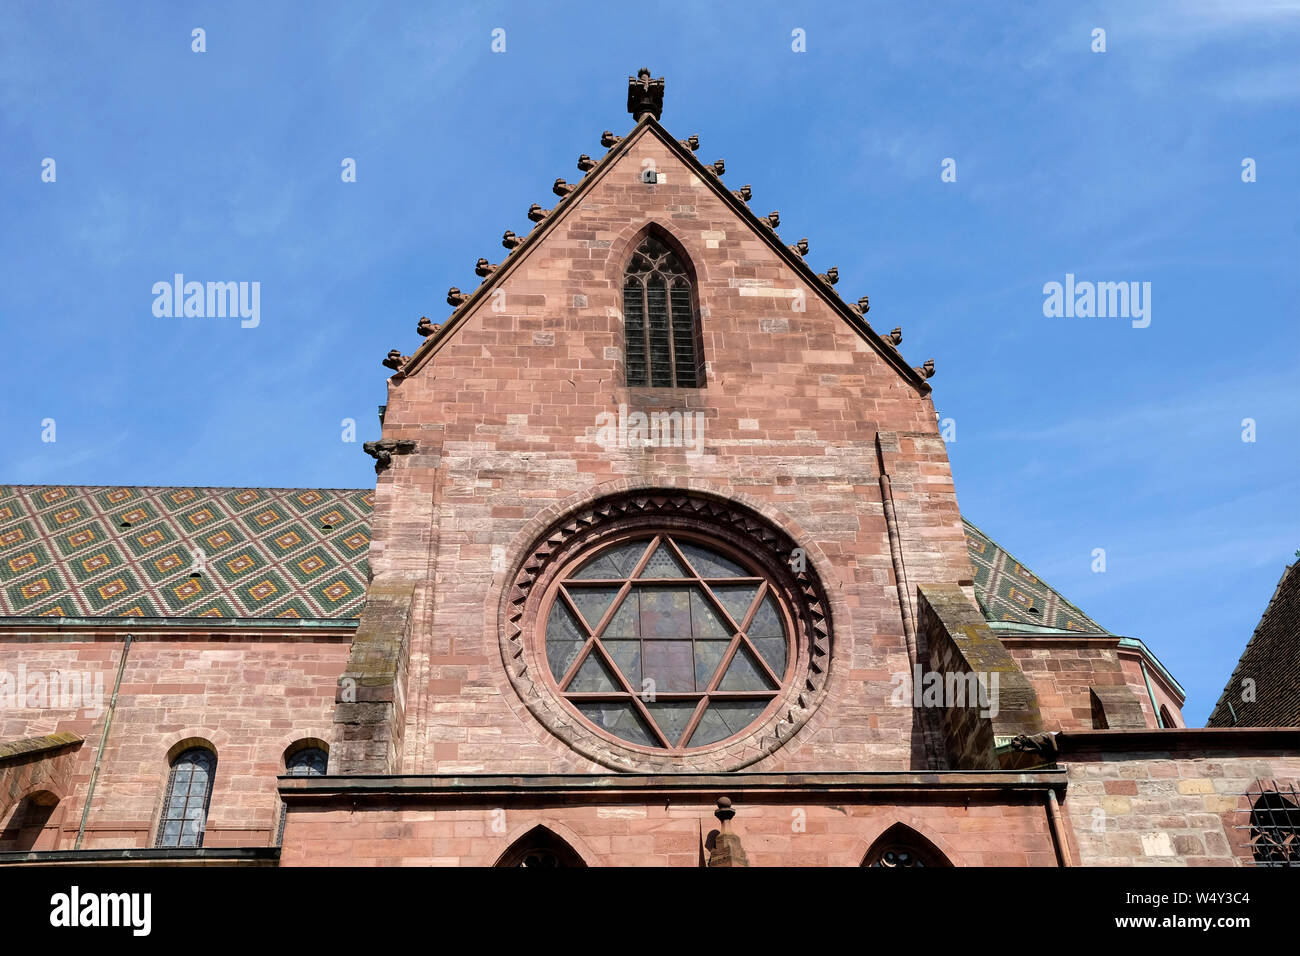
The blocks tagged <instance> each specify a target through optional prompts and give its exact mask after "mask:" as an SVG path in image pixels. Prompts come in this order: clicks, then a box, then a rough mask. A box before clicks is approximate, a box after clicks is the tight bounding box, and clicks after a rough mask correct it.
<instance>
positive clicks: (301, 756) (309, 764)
mask: <svg viewBox="0 0 1300 956" xmlns="http://www.w3.org/2000/svg"><path fill="white" fill-rule="evenodd" d="M329 762H330V758H329V755H328V754H326V753H325V751H323V750H321V749H320V748H319V747H304V748H303V749H302V750H299V751H298V752H297V753H295V754H293V756H291V757H290V758H289V759H288V760H287V761H285V766H284V772H285V773H286V774H288V775H289V776H291V777H315V776H323V775H324V774H325V772H326V771H327V770H328V769H329Z"/></svg>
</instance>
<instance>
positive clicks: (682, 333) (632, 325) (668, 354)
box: [623, 236, 704, 388]
mask: <svg viewBox="0 0 1300 956" xmlns="http://www.w3.org/2000/svg"><path fill="white" fill-rule="evenodd" d="M623 320H624V332H625V335H626V359H627V384H628V386H629V387H631V388H635V387H640V386H651V387H654V388H671V387H673V386H676V387H677V388H702V387H703V386H704V348H703V343H702V341H701V337H700V324H699V322H698V321H696V316H695V304H694V301H693V292H692V289H691V278H690V274H689V272H688V270H687V268H686V266H685V264H684V263H683V262H682V260H681V259H680V258H679V257H678V255H677V254H676V253H675V252H673V251H672V250H671V249H669V248H668V247H667V246H666V245H664V244H663V243H662V242H660V241H659V240H658V239H656V238H655V237H654V236H646V237H645V239H643V240H642V242H641V244H640V245H639V246H637V247H636V251H635V252H634V253H632V259H631V261H630V262H629V263H628V266H627V273H626V275H625V277H624V280H623Z"/></svg>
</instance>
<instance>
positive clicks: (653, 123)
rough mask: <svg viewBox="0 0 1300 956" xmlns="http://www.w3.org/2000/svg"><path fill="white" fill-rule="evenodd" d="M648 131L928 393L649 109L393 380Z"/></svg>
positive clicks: (417, 363) (428, 353) (431, 351)
mask: <svg viewBox="0 0 1300 956" xmlns="http://www.w3.org/2000/svg"><path fill="white" fill-rule="evenodd" d="M648 134H653V135H654V136H655V137H656V138H657V139H658V140H659V141H660V142H661V143H663V145H664V146H665V147H666V148H667V149H668V150H669V151H670V152H671V153H673V154H674V155H675V156H676V157H677V158H678V159H679V160H681V161H682V163H684V164H685V165H686V168H687V169H689V170H691V172H693V173H694V174H695V176H696V178H698V179H699V180H700V181H701V182H702V183H703V184H704V185H705V186H706V187H707V188H709V189H711V190H712V191H713V194H714V195H715V196H717V197H718V198H719V199H721V200H722V202H724V203H725V204H727V206H728V207H729V208H730V209H731V210H732V211H733V212H735V213H736V214H737V216H739V218H740V219H741V220H742V221H743V222H744V223H745V224H746V225H748V226H749V227H750V229H751V231H752V232H753V233H754V234H755V235H757V236H758V237H759V238H761V239H762V240H763V242H765V243H766V244H767V246H768V248H770V249H771V250H772V251H773V252H775V253H776V255H777V256H779V257H780V258H781V260H782V261H783V262H784V263H785V264H786V265H787V266H788V267H789V268H790V269H792V270H793V271H794V272H795V273H796V274H797V275H798V276H799V277H800V278H802V279H803V280H804V282H805V283H806V284H807V285H808V287H809V288H810V289H812V290H813V293H814V294H815V295H817V296H818V297H819V298H820V299H821V300H822V301H823V302H824V303H826V305H827V306H829V307H830V309H831V310H832V311H833V312H835V313H837V314H838V315H839V316H840V317H841V318H842V319H843V320H844V321H845V322H847V323H848V324H849V326H850V327H851V328H852V329H853V330H854V331H855V332H857V333H858V334H859V335H860V336H862V338H864V339H865V340H866V342H867V343H868V344H869V345H870V346H871V347H872V348H873V349H874V350H875V351H876V354H877V355H879V356H880V357H881V358H882V359H884V360H885V362H886V363H888V364H889V365H890V366H892V367H893V368H894V369H895V370H896V371H897V372H898V373H899V374H900V375H901V376H902V377H903V379H904V380H905V381H906V382H908V384H910V385H912V386H913V387H914V388H916V390H917V392H918V393H919V394H921V395H927V394H929V393H930V391H931V386H930V383H929V382H928V381H927V380H926V377H925V376H923V375H922V374H921V373H920V372H918V371H917V370H916V369H914V368H912V366H910V365H908V364H907V361H906V360H905V359H904V358H903V357H902V355H901V354H900V353H899V352H898V351H897V350H896V349H893V348H887V347H886V346H885V345H884V343H883V341H882V340H881V337H880V335H879V334H878V333H877V332H876V331H875V330H874V329H872V327H871V325H870V323H868V322H867V320H866V318H865V317H864V316H861V315H859V314H858V313H856V312H854V311H853V310H852V309H850V308H849V307H848V305H847V304H846V303H845V302H844V300H843V299H841V298H840V297H839V296H838V295H837V294H835V292H834V291H833V290H832V289H830V288H829V287H828V286H827V285H826V283H824V282H822V281H821V279H819V278H818V276H817V273H816V272H815V271H814V270H813V268H812V267H811V266H809V265H808V264H807V263H806V262H804V261H803V259H802V258H800V257H799V256H797V255H795V254H794V253H793V252H791V251H790V250H789V249H788V248H787V247H786V246H785V244H784V243H783V242H781V239H780V237H779V236H778V235H777V234H776V230H775V229H771V228H768V227H766V226H764V225H762V224H761V222H760V220H759V217H758V216H756V215H755V214H754V211H753V210H751V209H750V208H749V206H748V205H747V204H746V203H745V202H743V201H742V200H740V199H738V198H737V197H735V196H733V195H732V194H731V191H730V190H728V189H727V188H726V187H725V186H724V185H723V183H722V178H721V177H720V176H716V175H713V174H712V173H711V172H710V171H709V170H708V169H706V167H705V165H704V164H703V163H701V162H700V160H699V159H697V158H696V156H695V154H694V153H693V152H692V151H691V150H689V149H687V148H686V147H685V146H683V145H682V144H681V143H679V142H678V141H677V140H676V139H675V138H673V136H672V135H671V134H670V133H669V132H668V131H667V130H666V129H664V127H663V126H662V125H661V124H660V123H659V121H658V120H657V119H655V117H654V115H653V114H651V113H645V114H643V115H642V116H641V119H640V120H639V121H638V122H637V124H636V126H634V127H633V128H632V130H631V132H629V133H628V134H627V135H626V136H624V137H623V138H622V139H621V140H619V141H618V142H617V143H615V144H614V146H612V147H611V148H610V149H609V151H608V152H606V153H605V155H604V156H602V157H601V158H600V160H599V161H598V162H597V164H596V167H595V168H594V169H592V170H591V171H590V172H589V173H587V174H586V175H585V176H584V177H583V178H582V181H581V182H579V183H577V184H576V186H575V187H574V188H573V189H572V190H571V191H570V192H569V193H568V194H567V195H565V196H564V197H563V198H561V199H560V200H559V201H558V202H557V203H556V205H555V207H554V208H552V210H551V211H550V213H549V214H548V215H547V216H546V218H545V219H544V220H542V221H541V222H539V223H538V224H537V225H536V226H535V227H534V228H533V229H532V231H531V232H529V233H528V235H527V236H525V237H524V239H523V240H522V242H520V243H519V245H517V246H515V248H514V249H512V250H510V252H509V254H508V255H507V256H506V258H505V259H503V260H502V262H501V264H500V266H498V267H497V268H496V269H495V270H494V271H493V272H492V273H491V274H490V275H488V276H487V277H486V278H484V280H483V281H482V282H481V283H480V284H479V286H478V288H477V289H475V290H474V292H473V293H471V294H470V296H469V297H468V298H467V299H466V300H465V301H464V302H462V303H461V304H460V305H459V306H457V307H456V311H455V312H453V313H452V315H451V317H450V318H449V319H448V320H447V321H446V322H444V323H443V324H442V326H441V328H439V329H438V331H436V332H434V333H433V334H432V335H429V336H428V337H427V338H425V340H424V342H423V343H421V345H420V347H419V348H417V349H416V350H415V352H413V353H412V354H411V356H410V358H409V359H408V360H407V361H406V362H405V363H404V364H403V365H402V368H401V369H400V371H398V372H397V373H396V374H394V375H393V376H392V380H393V381H394V382H401V381H402V379H403V378H405V377H407V376H408V375H412V374H414V373H415V372H417V371H419V370H420V369H421V368H423V367H424V366H425V365H426V364H427V363H428V362H429V361H430V360H432V358H433V356H434V355H435V354H437V352H438V350H439V349H440V348H441V347H442V344H443V343H444V342H446V341H447V340H448V339H449V338H450V337H451V336H452V335H453V334H454V333H455V331H456V330H457V329H459V328H460V326H461V325H463V324H464V323H465V321H466V320H467V318H468V317H469V315H470V314H471V313H472V312H473V311H474V309H475V306H476V305H477V304H478V303H479V302H481V301H483V300H484V299H485V298H487V297H488V296H490V295H491V294H492V291H493V290H494V289H496V288H497V287H498V286H500V285H501V284H502V283H503V282H504V281H505V280H506V277H507V276H509V275H510V274H511V273H513V272H514V271H515V268H516V267H517V266H518V265H519V263H520V262H521V261H523V260H524V259H525V258H527V256H528V253H529V252H530V251H531V250H532V249H533V248H534V247H536V246H537V245H538V244H539V243H540V242H541V241H542V239H543V237H545V236H547V235H549V234H550V232H551V230H553V229H554V228H555V227H556V225H557V223H558V222H559V221H560V220H561V219H563V218H564V217H565V215H566V214H567V213H568V212H569V210H571V209H573V208H574V207H575V206H577V205H578V203H580V202H581V201H582V197H583V196H585V195H586V194H587V193H588V192H590V191H591V190H592V189H593V188H595V185H596V183H597V182H599V181H600V180H601V179H602V178H603V177H604V174H605V173H606V172H607V171H608V170H609V169H611V168H612V167H613V166H614V165H615V162H616V161H617V160H618V158H619V157H620V156H622V155H623V154H625V153H626V152H628V151H629V150H630V149H631V147H632V144H633V142H635V141H637V140H639V139H641V137H642V136H643V135H648Z"/></svg>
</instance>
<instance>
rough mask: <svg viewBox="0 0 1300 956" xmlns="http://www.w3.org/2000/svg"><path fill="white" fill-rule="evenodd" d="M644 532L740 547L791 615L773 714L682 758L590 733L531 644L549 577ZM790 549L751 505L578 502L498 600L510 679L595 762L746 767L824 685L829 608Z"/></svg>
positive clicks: (814, 702)
mask: <svg viewBox="0 0 1300 956" xmlns="http://www.w3.org/2000/svg"><path fill="white" fill-rule="evenodd" d="M650 530H661V531H668V532H670V533H671V532H672V531H673V530H678V531H695V532H697V533H700V534H705V535H709V536H713V537H716V538H720V539H722V540H724V541H728V542H730V543H731V544H732V545H733V546H734V547H737V548H740V549H741V550H742V551H743V552H744V553H746V554H748V555H750V556H751V557H752V558H753V559H754V560H756V561H757V562H758V564H759V565H760V566H761V567H762V568H763V569H764V571H765V572H766V573H767V574H768V575H769V579H770V581H771V583H772V584H773V586H775V587H776V588H777V589H778V590H779V592H780V595H781V597H782V598H783V599H784V601H785V603H786V606H787V607H788V608H789V609H790V611H791V613H792V615H793V617H794V619H795V628H796V631H797V634H796V641H795V643H796V648H795V654H796V666H795V671H794V677H793V679H792V680H791V681H790V682H789V683H788V684H787V685H786V686H785V687H784V688H783V690H782V693H781V695H780V697H779V698H778V699H779V705H778V707H777V708H776V709H775V711H774V712H773V713H771V714H770V715H769V716H768V718H767V719H766V720H765V721H763V722H762V723H760V724H758V725H757V726H756V727H755V728H754V729H753V730H752V731H751V732H750V733H748V734H747V735H745V736H743V737H740V738H736V739H734V740H730V741H727V742H724V743H722V744H719V745H716V746H712V747H702V748H700V749H699V750H693V751H689V752H687V753H684V754H661V755H656V754H653V753H647V752H646V751H645V750H643V749H637V748H634V747H631V746H626V745H624V744H623V743H621V742H620V741H618V739H617V738H614V737H612V736H608V735H606V734H604V733H601V732H598V731H596V730H594V729H593V728H592V727H591V726H589V725H588V724H587V723H586V722H585V721H583V720H581V719H580V718H579V717H578V716H577V714H576V712H575V711H573V710H572V709H571V707H570V705H569V704H568V703H567V702H566V701H564V700H563V699H561V698H560V697H559V696H558V695H557V694H556V693H555V692H554V691H553V690H552V689H551V687H550V685H549V684H548V682H547V680H546V678H545V676H543V675H542V673H540V670H541V668H544V667H545V666H546V662H545V654H544V651H543V649H542V648H541V647H540V641H539V640H538V638H537V635H538V627H537V617H538V611H539V605H540V603H541V599H542V596H543V595H544V594H545V593H546V590H547V588H548V586H549V583H550V581H551V580H552V579H553V578H554V576H555V575H556V574H558V573H559V571H560V569H561V568H562V567H563V566H564V564H565V563H566V562H567V561H568V560H569V559H570V558H572V557H574V556H575V555H576V554H578V553H579V552H581V551H586V550H588V549H590V548H592V547H594V546H595V545H597V544H600V543H602V542H603V541H604V540H605V539H607V538H612V537H615V536H623V535H625V534H626V533H628V532H632V531H650ZM797 547H798V544H797V542H795V541H794V540H793V539H792V538H790V536H789V535H787V534H785V533H784V532H782V531H780V530H779V529H777V528H774V527H773V526H772V525H771V524H770V523H769V522H768V521H767V520H766V519H764V518H763V517H761V516H760V515H758V514H756V513H755V512H753V511H751V510H750V509H749V508H746V507H745V506H743V505H739V504H737V503H735V502H731V501H725V500H720V499H716V498H712V497H709V496H706V495H702V494H699V493H696V492H685V491H675V490H674V491H665V492H662V493H655V492H629V493H625V494H621V495H616V496H611V497H609V498H604V499H601V500H599V501H596V502H594V503H592V504H588V505H586V506H583V507H582V508H580V509H579V510H577V511H575V512H572V513H571V514H569V515H568V516H566V517H564V518H561V519H559V520H558V521H556V522H555V523H554V524H552V525H551V526H550V528H549V529H548V530H547V531H546V532H545V533H544V534H542V535H541V536H540V537H539V538H538V540H537V542H536V543H535V545H534V546H533V548H532V549H531V550H530V551H529V552H528V553H527V554H526V556H525V557H524V559H523V561H522V562H521V563H520V566H519V568H518V570H517V572H516V574H515V578H514V581H513V582H512V584H511V586H510V591H509V594H508V597H507V599H506V600H505V601H504V602H503V605H502V620H501V624H500V643H501V653H502V658H503V660H504V661H505V665H506V673H507V675H508V677H509V679H510V683H511V685H512V686H513V687H514V689H515V691H516V692H517V693H518V694H519V697H520V699H521V700H522V701H523V703H524V705H525V706H526V707H527V708H528V711H529V712H530V713H531V714H532V715H533V716H534V717H536V718H537V720H538V721H540V722H541V723H542V725H543V726H545V727H546V728H547V729H548V730H549V731H550V732H551V733H553V734H554V735H555V736H556V737H558V738H559V739H560V740H562V741H563V742H564V743H566V744H567V745H568V746H570V747H571V748H572V749H573V750H575V751H577V752H578V753H580V754H582V755H583V756H584V757H587V758H589V759H591V760H593V761H595V762H596V763H599V764H601V765H602V766H606V767H609V768H611V769H614V770H622V771H628V772H639V773H709V772H715V773H716V772H724V771H730V770H740V769H742V768H744V767H747V766H750V765H751V764H753V763H755V762H757V761H759V760H761V759H763V758H764V757H766V756H767V755H769V754H771V753H773V752H774V751H775V750H777V749H778V748H779V747H781V746H782V745H783V744H784V743H785V742H786V741H788V740H789V739H790V738H792V737H793V736H794V735H795V733H796V732H797V731H798V730H799V729H800V728H801V727H802V726H803V725H804V724H805V723H806V722H807V721H808V719H809V718H810V717H811V716H812V714H813V712H814V711H815V710H816V708H817V707H818V705H819V704H820V702H821V699H822V696H823V695H824V693H825V689H826V679H827V676H828V674H829V670H830V661H831V620H830V604H829V602H828V601H827V600H826V595H825V592H824V591H823V589H822V585H821V582H820V581H819V580H818V579H817V577H816V575H815V574H814V573H813V571H812V569H811V567H809V566H808V565H807V563H806V562H803V567H802V569H800V570H795V569H794V568H792V567H791V563H792V556H793V555H794V552H795V549H796V548H797ZM797 564H798V563H797V562H796V566H797Z"/></svg>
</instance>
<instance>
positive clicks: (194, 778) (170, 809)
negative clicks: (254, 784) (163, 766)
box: [157, 747, 217, 846]
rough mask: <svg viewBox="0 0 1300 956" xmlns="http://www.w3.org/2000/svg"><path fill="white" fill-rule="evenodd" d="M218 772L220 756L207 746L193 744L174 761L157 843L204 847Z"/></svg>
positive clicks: (160, 844) (161, 844)
mask: <svg viewBox="0 0 1300 956" xmlns="http://www.w3.org/2000/svg"><path fill="white" fill-rule="evenodd" d="M216 772H217V755H216V754H214V753H213V752H212V751H211V750H208V749H206V748H205V747H192V748H190V749H189V750H186V751H185V752H184V753H182V754H181V755H180V756H179V757H177V758H176V759H175V760H174V761H172V772H171V776H170V777H169V779H168V781H167V797H166V800H165V802H164V803H163V815H162V821H161V822H160V823H159V825H158V844H157V845H158V846H203V830H204V827H205V826H206V824H207V819H208V802H209V801H210V800H211V799H212V778H213V777H214V776H215V775H216Z"/></svg>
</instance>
